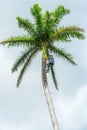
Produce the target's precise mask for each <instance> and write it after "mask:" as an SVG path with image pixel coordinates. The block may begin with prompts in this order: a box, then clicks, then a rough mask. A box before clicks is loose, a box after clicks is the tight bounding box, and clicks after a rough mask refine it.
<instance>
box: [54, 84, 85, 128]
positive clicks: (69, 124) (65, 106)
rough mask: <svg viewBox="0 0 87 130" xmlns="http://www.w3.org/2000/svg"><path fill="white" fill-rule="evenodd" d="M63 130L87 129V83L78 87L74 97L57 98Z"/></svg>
mask: <svg viewBox="0 0 87 130" xmlns="http://www.w3.org/2000/svg"><path fill="white" fill-rule="evenodd" d="M55 103H56V108H57V109H58V110H59V118H60V127H61V130H63V129H64V130H68V129H70V130H83V129H84V130H86V129H87V85H85V86H82V87H80V88H79V89H78V91H77V92H76V94H75V96H74V97H73V99H68V100H66V99H65V98H64V97H60V98H59V99H56V102H55Z"/></svg>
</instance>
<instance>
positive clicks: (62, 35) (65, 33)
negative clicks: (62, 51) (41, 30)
mask: <svg viewBox="0 0 87 130" xmlns="http://www.w3.org/2000/svg"><path fill="white" fill-rule="evenodd" d="M83 32H84V30H83V29H82V28H79V27H76V26H69V27H60V28H59V29H58V30H57V31H55V33H54V34H53V35H52V36H51V38H50V40H51V41H63V42H64V41H67V40H71V38H77V39H84V38H85V36H84V34H83Z"/></svg>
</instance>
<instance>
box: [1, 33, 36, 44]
mask: <svg viewBox="0 0 87 130" xmlns="http://www.w3.org/2000/svg"><path fill="white" fill-rule="evenodd" d="M0 44H2V45H5V44H7V45H8V46H9V47H10V46H11V47H14V46H29V45H31V46H33V44H34V45H35V39H34V38H33V37H27V36H16V37H10V38H8V39H7V40H5V41H2V42H0Z"/></svg>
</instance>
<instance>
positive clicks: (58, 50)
mask: <svg viewBox="0 0 87 130" xmlns="http://www.w3.org/2000/svg"><path fill="white" fill-rule="evenodd" d="M50 52H53V53H54V54H55V55H56V56H57V57H61V58H63V59H66V60H67V61H68V62H69V63H71V64H73V65H76V63H75V62H74V60H73V57H72V55H70V54H69V53H67V52H66V51H65V50H64V49H62V48H57V47H56V46H54V45H50Z"/></svg>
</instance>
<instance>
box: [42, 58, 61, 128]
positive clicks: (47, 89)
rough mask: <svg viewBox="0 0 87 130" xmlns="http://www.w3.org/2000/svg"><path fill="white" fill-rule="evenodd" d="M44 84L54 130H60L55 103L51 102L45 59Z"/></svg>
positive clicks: (43, 60)
mask: <svg viewBox="0 0 87 130" xmlns="http://www.w3.org/2000/svg"><path fill="white" fill-rule="evenodd" d="M42 83H43V89H44V94H45V97H46V101H47V105H48V108H49V113H50V117H51V120H52V125H53V128H54V130H59V125H58V122H57V118H56V114H55V111H54V107H53V103H52V100H51V96H50V91H49V88H48V83H47V74H46V60H45V59H42Z"/></svg>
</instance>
